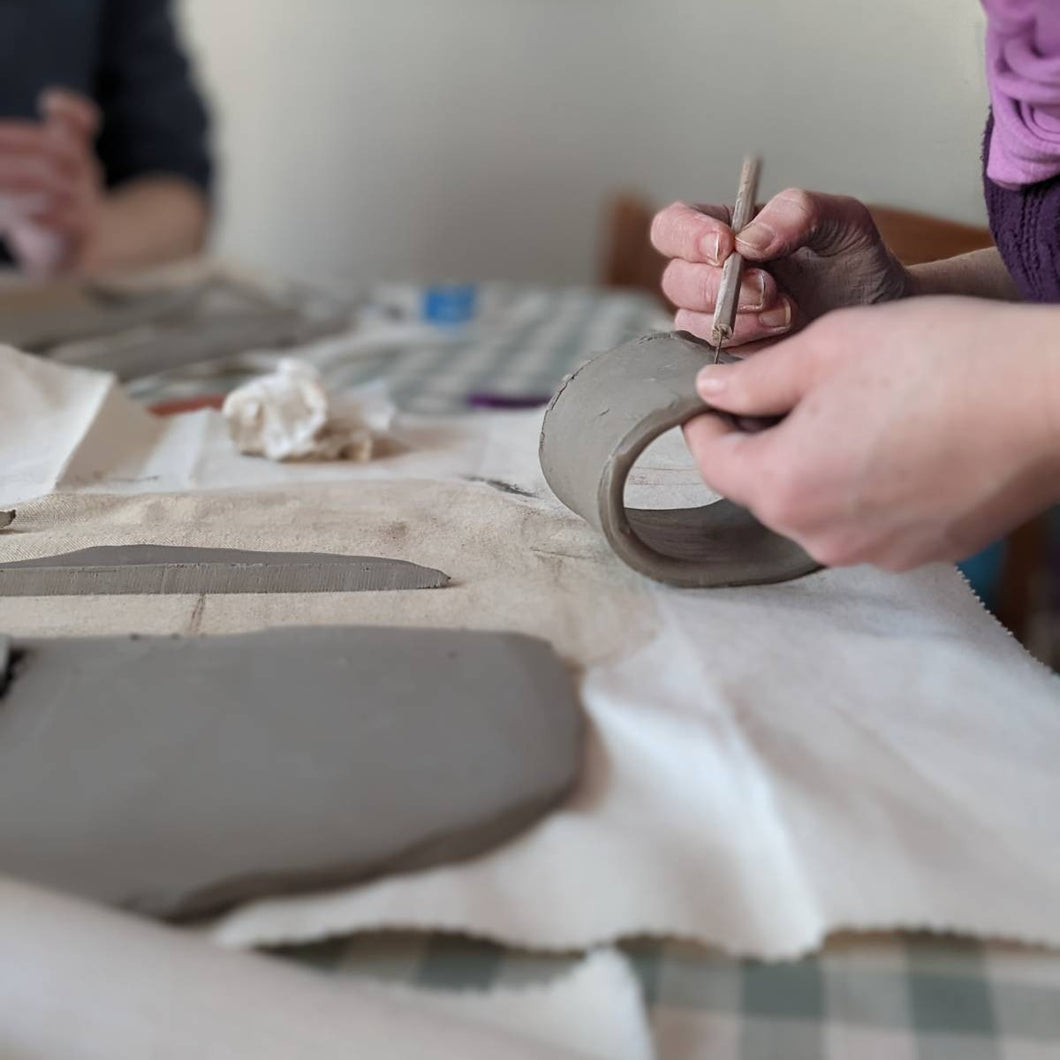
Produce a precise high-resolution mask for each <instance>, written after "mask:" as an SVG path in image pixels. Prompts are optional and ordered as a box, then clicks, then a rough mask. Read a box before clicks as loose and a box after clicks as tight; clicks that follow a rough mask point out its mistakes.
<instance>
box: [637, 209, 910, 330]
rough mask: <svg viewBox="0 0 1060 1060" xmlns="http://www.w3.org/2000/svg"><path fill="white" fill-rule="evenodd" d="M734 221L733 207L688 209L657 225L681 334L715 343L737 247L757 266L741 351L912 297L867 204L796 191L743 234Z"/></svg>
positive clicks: (663, 215)
mask: <svg viewBox="0 0 1060 1060" xmlns="http://www.w3.org/2000/svg"><path fill="white" fill-rule="evenodd" d="M731 217H732V214H731V210H730V209H729V208H728V207H725V206H690V205H688V204H687V203H682V202H677V203H674V204H673V205H672V206H668V207H667V208H666V209H665V210H663V211H661V212H660V213H659V214H657V215H656V217H655V220H654V222H653V224H652V231H651V239H652V243H653V245H654V246H655V249H656V250H658V251H659V252H660V253H661V254H663V255H664V256H665V257H668V258H670V259H672V260H671V261H670V264H669V265H668V266H667V268H666V272H665V273H664V275H663V282H662V287H663V292H664V293H665V294H666V296H667V297H668V298H669V299H670V301H672V302H673V303H674V304H675V305H676V306H677V307H678V310H677V316H676V317H675V320H674V326H675V327H676V328H677V329H678V330H679V331H690V332H692V334H694V335H698V336H700V338H704V339H708V340H709V339H710V333H711V325H712V318H713V313H714V305H715V301H716V298H717V294H718V284H719V282H720V280H721V269H722V266H723V265H724V264H725V259H726V258H728V257H729V255H730V254H731V253H732V252H733V250H734V249H735V250H738V251H739V252H740V253H741V254H742V255H743V256H744V260H745V261H746V262H747V263H748V267H745V269H744V277H743V284H742V286H741V288H740V301H739V310H738V315H737V318H736V327H735V329H734V333H733V337H732V339H731V340H730V343H729V344H730V345H732V346H738V345H741V344H743V343H747V342H755V341H758V340H761V339H768V338H775V337H777V336H779V335H783V334H785V333H787V332H789V331H793V330H797V329H798V328H799V327H801V326H802V325H804V324H806V323H808V322H809V321H811V320H813V319H815V318H816V317H819V316H821V315H823V314H824V313H827V312H829V311H830V310H832V309H839V308H842V307H844V306H854V305H870V304H874V303H877V302H889V301H893V300H894V299H897V298H903V297H905V296H906V295H908V294H910V293H911V289H912V288H911V280H910V277H909V273H908V272H907V270H906V269H905V268H904V267H903V266H902V265H901V264H900V263H899V261H898V260H897V259H896V258H895V257H894V255H893V254H891V252H890V251H889V250H888V249H887V248H886V247H885V246H884V243H883V239H882V237H881V236H880V233H879V231H878V230H877V228H876V225H875V223H874V222H873V220H872V217H871V216H870V214H869V211H868V208H867V207H866V206H865V205H864V204H863V203H861V202H858V200H857V199H851V198H847V197H844V196H837V195H822V194H818V193H816V192H810V191H803V190H801V189H799V188H790V189H788V190H787V191H782V192H781V193H780V194H779V195H777V196H775V197H774V198H772V199H770V200H769V202H768V203H766V205H765V206H764V207H762V209H761V211H760V212H759V213H758V214H757V215H756V217H755V218H754V220H753V221H752V222H751V223H750V224H749V225H748V226H747V227H746V228H744V229H743V231H742V232H740V234H739V235H738V236H737V235H734V233H733V230H732V229H731V228H730V227H729V222H730V220H731ZM756 266H757V267H756Z"/></svg>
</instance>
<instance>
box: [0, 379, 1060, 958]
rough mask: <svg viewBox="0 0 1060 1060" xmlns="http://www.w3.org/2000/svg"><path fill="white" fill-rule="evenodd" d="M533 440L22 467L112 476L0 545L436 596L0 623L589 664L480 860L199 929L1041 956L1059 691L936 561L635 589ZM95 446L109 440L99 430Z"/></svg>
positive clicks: (655, 475)
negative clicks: (303, 573)
mask: <svg viewBox="0 0 1060 1060" xmlns="http://www.w3.org/2000/svg"><path fill="white" fill-rule="evenodd" d="M21 363H22V362H20V361H16V362H13V365H12V364H10V363H9V366H8V367H9V370H10V369H12V367H13V370H15V371H16V372H17V371H18V367H19V364H21ZM86 385H95V384H93V383H92V381H91V380H87V381H86ZM58 403H59V402H58V400H57V399H53V400H52V405H53V406H55V405H58ZM120 411H121V410H120V409H118V410H116V411H114V412H113V416H112V420H113V422H115V423H116V422H117V418H116V417H117V416H118V414H119V413H120ZM85 418H87V417H82V419H85ZM191 419H192V420H195V417H191ZM18 422H19V412H18V410H17V409H12V408H9V407H7V406H5V405H4V404H3V399H2V398H0V457H2V456H3V454H4V453H5V451H8V450H10V449H12V447H17V445H23V447H24V444H25V443H24V440H23V441H22V442H17V441H13V440H12V437H11V426H10V425H11V424H12V423H18ZM197 422H200V423H201V422H206V421H205V420H204V419H203V417H199V419H198V420H197ZM536 427H537V423H536V422H535V420H534V418H533V417H527V416H513V417H507V418H506V417H497V416H493V417H483V418H475V419H472V420H469V421H459V422H454V423H450V424H449V425H444V426H439V427H437V428H433V427H432V426H431V425H430V424H425V423H420V424H418V425H415V428H416V430H417V431H419V432H420V434H419V437H421V438H424V439H426V438H428V437H430V433H431V431H432V430H435V429H436V430H437V434H436V436H435V437H434V443H436V444H431V445H426V444H425V445H424V447H423V449H417V448H416V447H415V446H413V447H411V448H410V450H409V451H408V452H407V453H405V454H404V455H401V456H398V457H395V458H393V459H392V460H390V461H385V462H383V463H381V464H370V465H366V466H365V467H364V468H360V467H349V466H344V467H342V468H341V469H334V470H330V471H329V472H328V473H329V474H330V476H331V478H332V481H331V482H326V483H325V482H321V481H319V480H314V479H313V478H312V477H306V478H303V477H301V476H300V471H301V469H300V468H285V467H283V466H277V465H267V466H268V467H269V468H270V470H271V472H275V473H278V474H279V473H282V474H283V475H285V476H286V477H285V478H284V479H282V480H281V479H272V480H270V481H269V483H268V485H267V487H266V486H265V484H264V483H263V484H262V485H261V486H260V487H259V488H254V489H243V490H241V491H235V490H232V489H228V488H224V487H225V486H226V485H231V484H232V483H233V482H240V481H242V482H243V484H244V485H247V483H246V478H247V476H249V475H251V474H253V473H256V472H254V470H253V468H251V466H250V465H249V464H247V463H246V461H247V459H248V458H240V459H241V460H242V463H240V464H238V465H236V464H233V465H226V466H229V468H230V472H232V473H238V475H239V477H236V478H229V479H228V480H227V482H226V480H225V478H224V476H223V475H222V474H221V473H220V471H219V470H218V469H220V468H221V466H222V464H223V463H224V461H223V460H222V459H221V457H220V456H219V455H217V454H216V453H214V452H213V451H212V450H211V449H210V447H209V445H206V444H205V443H203V444H202V445H201V446H200V447H199V448H198V449H194V450H193V451H192V452H191V453H190V454H184V459H185V463H184V464H182V465H181V467H183V468H187V467H189V466H194V467H197V468H199V469H200V470H201V469H202V468H203V467H206V466H208V465H210V466H212V467H213V468H214V471H213V472H211V474H212V477H211V478H210V479H209V484H210V486H211V487H212V488H206V486H207V483H206V481H204V480H202V479H199V480H196V481H195V482H194V483H193V484H192V485H193V486H194V488H193V489H192V490H190V491H189V492H185V493H182V494H176V495H175V494H171V493H168V494H151V493H145V492H144V490H145V488H147V489H149V488H151V484H150V483H147V482H145V481H144V480H143V478H142V477H140V478H138V479H136V481H135V482H134V483H132V484H129V483H125V484H123V483H122V482H121V481H119V476H114V475H113V474H112V473H111V472H110V471H108V470H107V468H106V467H103V464H102V462H101V461H100V460H99V459H98V458H96V459H94V461H92V462H90V463H89V464H87V465H86V463H85V459H84V457H85V454H84V451H83V450H82V451H78V452H75V453H74V454H73V455H72V456H70V455H69V454H67V457H66V459H65V462H64V460H60V459H58V458H57V457H56V458H54V459H53V458H49V459H48V460H46V461H44V462H43V465H44V466H47V467H49V468H50V467H55V466H65V467H67V468H69V467H70V466H77V465H79V466H81V467H82V469H83V472H82V473H83V474H84V473H85V472H86V471H87V470H91V469H92V468H93V467H94V471H93V475H94V476H95V477H94V481H95V485H94V486H93V487H92V490H99V489H103V490H104V491H105V492H103V493H97V492H91V491H87V492H86V491H85V490H84V489H78V488H75V487H73V486H72V485H71V484H70V483H69V482H68V481H67V482H66V483H65V485H62V484H61V488H62V489H63V490H65V491H66V492H61V493H58V494H56V495H53V496H50V497H47V498H45V499H43V500H40V501H37V502H34V503H32V504H29V505H26V506H24V507H23V508H22V509H21V510H20V514H19V520H18V521H17V522H16V524H15V527H14V528H13V530H17V531H18V532H12V531H7V532H5V533H3V534H0V558H6V559H14V558H25V557H28V556H31V555H43V554H47V553H49V552H55V551H67V550H70V549H73V548H77V547H85V546H86V545H89V544H101V543H120V542H123V541H129V542H131V541H150V542H158V543H170V544H214V545H218V546H230V547H244V548H255V547H260V548H267V549H276V550H290V549H298V548H305V549H309V548H312V549H314V550H317V551H347V552H350V553H360V554H377V555H390V556H395V557H397V558H402V559H409V560H413V561H415V562H420V563H424V564H426V565H428V566H433V567H439V568H441V569H442V570H445V571H446V572H447V573H448V574H450V575H451V576H452V577H453V580H454V585H453V587H452V588H450V589H445V590H441V591H438V592H432V593H410V594H400V593H389V594H369V593H358V594H348V595H347V596H327V595H323V596H318V597H315V598H311V597H306V596H291V597H286V596H284V597H254V598H245V597H215V598H210V599H208V600H195V599H189V598H128V597H126V598H120V599H110V600H108V599H103V598H94V599H92V598H81V599H54V598H53V599H50V600H48V599H45V600H33V599H20V600H17V601H15V600H7V601H4V600H0V629H3V630H4V631H6V632H10V633H14V634H16V635H17V634H29V633H40V632H45V633H47V632H63V633H90V632H92V633H103V632H116V631H119V630H133V629H135V630H138V631H139V632H202V633H224V632H229V631H241V630H246V629H254V628H263V627H266V626H271V625H276V624H288V625H293V624H302V625H305V624H314V623H323V622H330V623H334V622H349V623H374V624H383V625H386V624H394V625H410V624H421V625H470V626H473V627H477V628H501V629H515V630H520V631H523V632H531V633H536V634H538V635H541V636H545V637H548V638H549V639H550V640H552V641H553V643H554V644H555V645H556V647H557V649H558V650H559V651H560V652H561V654H563V655H564V656H565V657H566V658H568V659H569V660H571V662H572V663H574V664H576V665H577V666H578V667H579V669H580V672H581V693H582V698H583V702H584V704H585V708H586V710H587V712H588V715H589V718H590V721H591V738H590V743H589V752H588V758H587V762H586V767H585V770H584V775H583V777H582V781H581V783H580V786H579V788H578V790H577V791H576V792H575V794H574V796H573V797H572V798H571V799H570V801H569V802H568V804H567V805H566V806H564V807H563V808H561V809H560V810H559V811H557V812H556V813H554V814H552V815H551V816H550V817H548V818H547V819H546V820H544V821H542V822H541V823H540V824H538V825H537V826H536V827H534V828H533V829H531V830H530V831H528V832H527V833H525V834H524V835H523V836H521V837H520V838H518V839H516V840H515V841H514V842H512V843H509V844H508V845H506V846H505V847H503V848H501V849H499V850H497V851H495V852H493V853H491V854H489V855H487V856H485V857H482V858H479V859H477V860H475V861H473V862H469V863H465V864H461V865H452V866H447V867H443V868H437V869H434V870H431V871H427V872H423V873H416V874H410V875H408V876H404V877H398V878H391V879H385V880H380V881H378V882H375V883H370V884H367V885H365V886H361V887H356V888H350V889H345V890H339V891H336V892H333V893H330V894H324V895H312V896H304V897H301V898H288V899H283V900H276V901H264V902H259V903H256V904H254V905H251V906H248V907H246V908H244V909H241V910H237V911H235V912H233V913H231V914H230V915H228V916H227V917H225V918H224V919H223V920H221V921H220V922H219V923H217V924H216V925H214V928H213V933H214V936H215V937H216V938H218V939H219V940H221V941H223V942H225V943H229V944H233V945H254V944H263V943H279V942H291V941H296V940H309V939H316V938H321V937H324V936H327V935H329V934H339V933H345V932H349V931H352V930H356V929H360V928H369V927H381V926H386V927H412V928H423V929H435V928H447V929H453V930H460V931H468V932H471V933H474V934H478V935H487V936H492V937H494V938H497V939H500V940H505V941H509V942H515V943H521V944H524V945H527V946H530V947H541V948H557V949H567V948H573V947H585V946H591V945H594V944H597V943H601V942H605V941H607V940H611V939H614V938H617V937H620V936H626V935H634V934H643V933H655V934H665V935H670V936H685V937H692V938H696V939H700V940H703V941H705V942H708V943H714V944H716V945H719V946H721V947H723V948H725V949H727V950H729V951H732V952H735V953H741V954H750V955H756V956H765V957H780V956H790V955H793V954H797V953H801V952H803V951H805V950H808V949H811V948H813V947H815V946H816V945H818V944H819V943H820V941H821V940H822V938H823V937H824V936H825V935H826V934H827V933H828V932H830V931H834V930H838V929H840V928H850V929H889V928H897V927H907V928H920V927H931V928H947V929H954V930H958V931H961V932H965V933H969V934H974V935H981V936H988V937H997V936H1001V937H1007V938H1016V939H1024V940H1028V941H1037V942H1043V943H1048V944H1052V945H1060V905H1058V903H1057V902H1056V901H1055V896H1056V894H1057V893H1060V815H1057V814H1056V812H1055V807H1056V806H1057V805H1058V804H1060V770H1058V769H1057V766H1056V763H1057V762H1058V761H1060V709H1058V708H1060V684H1058V682H1057V679H1056V678H1055V677H1054V676H1053V675H1052V674H1051V673H1049V672H1047V671H1046V670H1045V669H1044V668H1043V667H1041V666H1040V665H1039V664H1037V663H1036V662H1034V661H1033V660H1032V659H1031V658H1030V657H1029V656H1028V655H1027V654H1026V653H1025V652H1023V650H1022V649H1021V648H1020V647H1019V645H1017V644H1016V643H1015V641H1014V640H1013V639H1012V637H1011V636H1010V635H1009V634H1008V633H1007V632H1005V631H1004V630H1003V629H1002V628H1001V627H1000V626H999V625H998V624H997V623H996V622H995V621H994V619H993V618H991V617H990V616H989V615H988V614H987V613H986V612H985V611H984V610H983V608H982V607H981V606H980V604H979V603H978V602H977V601H976V600H975V598H974V596H973V595H972V594H971V593H970V591H969V590H968V588H967V587H966V585H965V584H964V582H963V580H962V579H961V578H960V576H959V575H958V574H957V573H956V572H955V571H954V570H952V569H950V568H948V567H942V566H938V567H932V568H927V569H925V570H921V571H918V572H915V573H913V574H909V575H902V576H896V575H889V574H884V573H881V572H878V571H875V570H873V569H870V568H856V569H850V570H837V571H826V572H821V573H819V574H816V575H812V576H810V577H808V578H804V579H800V580H798V581H795V582H790V583H786V584H784V585H777V586H762V587H756V588H745V589H738V590H712V591H688V590H674V589H669V588H666V587H662V586H654V585H650V584H649V583H647V582H645V581H643V580H642V579H640V578H639V577H637V576H635V575H633V574H632V573H631V572H629V571H628V570H626V569H625V568H623V567H622V566H621V565H620V564H619V563H618V562H617V561H616V560H615V559H614V558H613V557H612V556H611V555H610V554H609V553H608V551H607V549H606V547H605V546H604V545H603V543H602V541H601V539H600V537H599V535H597V534H596V533H595V532H593V531H592V530H591V529H590V528H589V527H588V526H587V525H586V524H584V523H583V522H582V521H581V520H579V519H577V518H576V517H574V516H572V515H571V514H570V513H569V512H567V511H566V510H565V509H563V508H562V507H561V506H560V505H558V503H557V502H555V501H554V500H552V499H550V498H549V497H548V496H547V491H546V490H545V487H544V484H543V482H542V481H541V478H540V473H539V472H538V471H537V469H536V452H535V430H536ZM21 429H22V430H23V431H25V430H27V429H28V427H27V425H26V423H25V421H24V420H22V426H21ZM181 429H184V428H182V427H180V425H179V424H178V425H176V426H174V428H173V430H181ZM167 430H168V428H167ZM91 433H92V434H94V435H96V436H97V437H103V436H107V435H108V434H112V435H113V433H114V432H109V431H108V429H107V424H106V423H105V422H102V423H101V422H96V423H95V425H94V426H93V428H92V432H91ZM63 437H64V438H65V437H67V436H65V435H64V436H63ZM202 437H203V436H200V440H201V438H202ZM118 440H119V439H118V438H117V437H116V436H115V437H114V438H113V441H112V444H111V447H110V448H109V449H101V450H99V451H100V452H104V451H106V452H109V453H110V456H109V457H108V459H109V460H110V464H109V465H108V466H109V467H113V466H115V465H116V464H117V463H120V462H121V461H122V460H125V459H126V457H127V455H128V454H123V453H122V452H121V451H120V449H121V447H120V446H118V445H117V442H118ZM48 444H49V442H48V439H47V438H45V437H42V438H41V439H40V445H41V447H42V448H47V446H48ZM159 452H160V451H159V450H157V449H155V450H152V449H151V447H150V446H148V447H147V448H146V449H142V450H141V451H140V455H139V456H138V457H137V460H139V461H140V465H139V466H148V465H149V466H154V467H155V468H156V469H157V472H158V481H159V482H162V483H167V484H169V486H168V487H167V488H171V487H172V483H173V481H174V477H173V476H175V475H176V474H177V472H176V471H172V473H171V469H170V468H168V467H167V465H166V462H165V461H163V460H161V459H160V458H159ZM156 458H158V459H156ZM226 459H227V458H226ZM682 460H683V456H682V454H681V452H680V450H679V448H677V447H671V448H669V449H667V447H666V446H665V445H663V446H660V447H659V449H658V450H657V452H656V454H655V456H654V458H653V463H652V465H651V468H650V470H648V471H645V472H644V475H643V477H642V478H641V480H640V484H639V488H640V489H641V491H642V502H643V496H654V499H655V500H656V501H657V502H660V503H663V504H665V503H669V502H672V501H673V500H674V499H675V498H677V497H678V496H680V497H687V494H688V493H689V492H690V490H691V488H692V485H693V476H692V474H691V473H690V471H689V468H688V467H687V463H682ZM152 461H155V463H153V464H152ZM211 461H212V462H213V463H212V464H211ZM125 466H126V467H129V466H131V465H130V464H129V463H128V461H127V460H126V464H125ZM240 468H243V469H245V473H243V472H241V471H240ZM318 470H320V471H324V470H327V469H318ZM180 473H181V474H183V472H180ZM167 476H168V477H167ZM134 477H135V476H134ZM59 478H60V479H61V478H62V476H61V475H60V476H59ZM467 478H492V479H498V480H503V481H504V482H506V483H508V484H509V485H513V484H514V485H517V486H518V487H519V488H521V489H525V490H529V491H530V492H532V493H533V494H535V495H534V496H531V497H522V496H518V495H513V494H509V493H505V492H501V491H500V490H498V489H496V488H493V487H491V486H488V485H483V484H481V483H469V482H467V481H463V480H465V479H467ZM314 482H315V484H314ZM300 483H301V484H300ZM123 491H124V492H123ZM3 500H4V499H3V498H2V497H0V504H2V503H3Z"/></svg>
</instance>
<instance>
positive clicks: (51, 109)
mask: <svg viewBox="0 0 1060 1060" xmlns="http://www.w3.org/2000/svg"><path fill="white" fill-rule="evenodd" d="M207 133H208V119H207V112H206V109H205V107H204V105H203V101H202V99H201V97H200V95H199V93H198V92H197V90H196V88H195V86H194V83H193V78H192V76H191V71H190V69H189V64H188V61H187V59H186V57H185V54H184V52H183V49H182V47H181V43H180V41H179V38H178V34H177V31H176V28H175V25H174V22H173V12H172V10H171V4H170V2H169V0H78V2H77V3H72V2H70V0H16V2H11V3H5V4H2V5H0V238H2V241H3V243H2V246H0V260H6V261H8V262H12V261H13V262H15V263H16V264H18V265H20V266H21V267H23V268H24V269H26V270H27V271H30V272H32V273H35V274H49V273H55V272H72V273H81V274H84V273H95V272H102V271H107V270H111V269H119V268H128V267H135V266H139V265H150V264H156V263H160V262H165V261H169V260H173V259H176V258H181V257H186V256H188V255H191V254H194V253H196V252H197V251H198V250H200V249H201V247H202V245H203V242H204V239H205V236H206V231H207V226H208V219H209V213H210V186H211V175H212V166H211V159H210V154H209V150H208V147H207Z"/></svg>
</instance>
